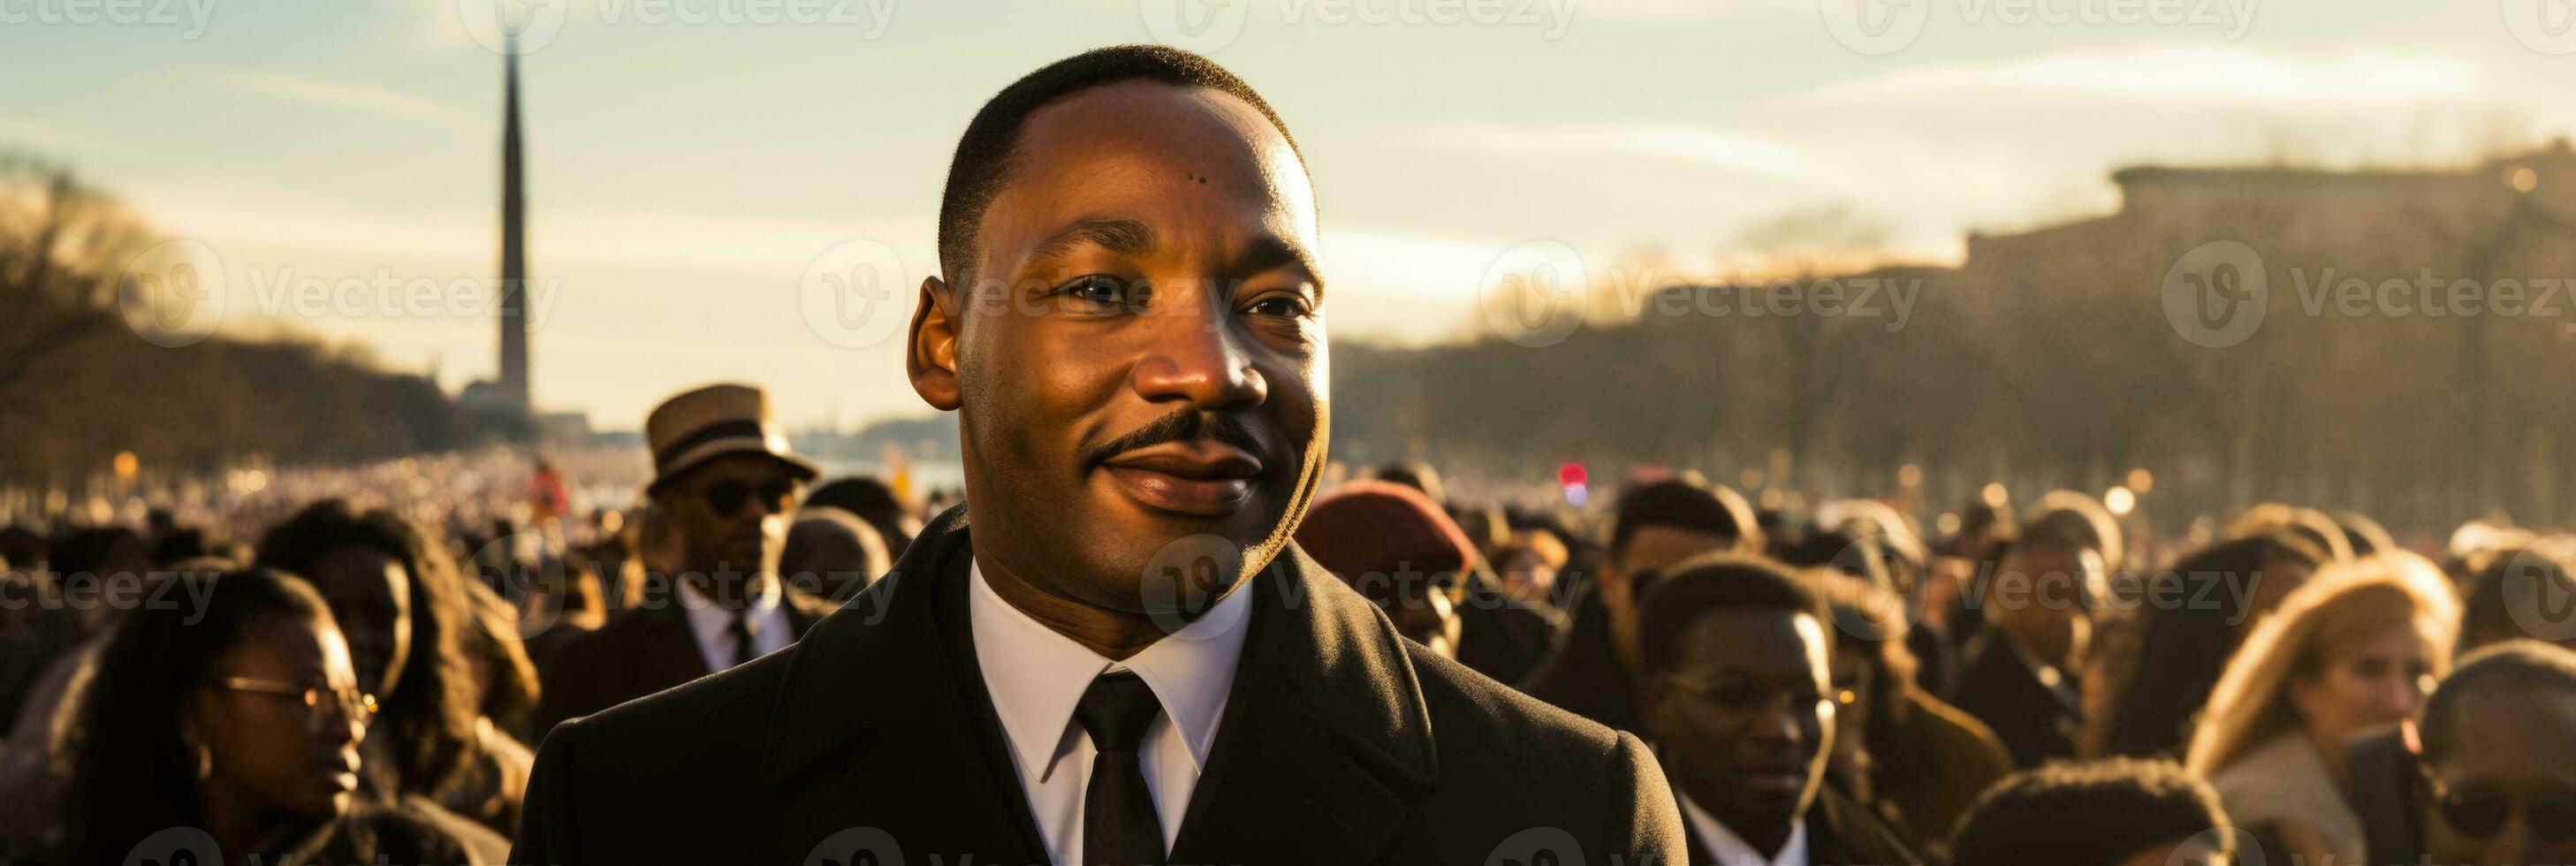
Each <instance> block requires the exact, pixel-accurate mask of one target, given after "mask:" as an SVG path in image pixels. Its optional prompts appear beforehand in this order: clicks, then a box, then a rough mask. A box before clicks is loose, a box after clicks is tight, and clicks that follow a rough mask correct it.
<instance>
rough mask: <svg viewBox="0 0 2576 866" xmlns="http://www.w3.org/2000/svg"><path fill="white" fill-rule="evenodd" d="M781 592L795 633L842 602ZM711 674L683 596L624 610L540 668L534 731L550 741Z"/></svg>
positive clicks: (559, 649) (557, 650)
mask: <svg viewBox="0 0 2576 866" xmlns="http://www.w3.org/2000/svg"><path fill="white" fill-rule="evenodd" d="M779 592H780V597H779V602H778V603H779V604H781V605H784V606H785V607H786V611H787V625H788V628H790V629H791V630H793V631H794V633H795V634H794V635H793V637H798V638H801V637H803V636H804V635H805V631H806V630H807V629H810V628H812V627H813V626H814V624H815V623H816V622H820V621H821V620H822V619H823V617H824V616H826V615H828V614H830V613H831V612H832V609H833V607H834V605H833V604H832V603H831V602H830V601H828V600H825V599H822V598H818V597H815V596H814V595H811V594H808V593H805V592H800V591H798V590H796V589H795V588H793V587H780V588H779ZM706 675H707V659H706V656H704V655H701V654H700V653H699V652H698V639H697V636H696V635H694V634H692V633H690V631H689V614H688V611H687V610H686V609H684V608H682V607H681V606H680V601H679V599H678V598H677V597H676V596H670V597H666V598H663V599H661V603H660V604H655V605H651V606H647V607H638V608H635V609H634V610H630V611H626V612H625V613H622V614H619V615H618V616H617V617H616V618H614V619H611V620H609V621H608V624H607V625H605V626H601V627H600V628H599V630H598V631H594V632H590V633H588V634H584V635H582V636H580V637H577V638H573V639H572V640H570V641H567V642H566V643H564V644H563V645H562V646H560V647H557V648H555V649H554V651H553V652H552V653H551V654H549V655H548V656H547V657H546V659H545V661H544V663H543V664H542V665H541V666H540V667H539V668H538V672H537V682H538V683H540V684H542V686H543V688H542V689H541V690H540V691H539V693H538V697H537V711H536V715H535V717H534V719H533V720H532V721H531V723H530V725H529V728H528V732H529V735H530V736H533V737H536V738H537V739H538V740H543V739H544V738H545V736H546V732H547V731H549V730H552V729H554V726H555V725H557V724H561V723H562V722H563V721H564V720H565V719H570V718H574V717H576V716H586V715H590V714H592V713H596V712H599V711H600V710H604V709H608V708H609V707H613V706H616V705H618V704H622V703H625V702H627V701H631V700H634V699H636V698H640V697H643V696H645V695H649V694H652V693H654V692H658V691H661V690H663V689H667V688H670V687H672V686H676V685H679V684H681V683H685V682H688V681H690V680H694V679H697V678H699V677H703V676H706Z"/></svg>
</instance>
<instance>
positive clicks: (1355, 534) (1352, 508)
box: [1297, 481, 1476, 581]
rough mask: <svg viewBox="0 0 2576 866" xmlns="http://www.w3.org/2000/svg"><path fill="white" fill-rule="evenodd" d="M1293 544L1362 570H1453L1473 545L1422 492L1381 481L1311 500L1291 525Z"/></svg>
mask: <svg viewBox="0 0 2576 866" xmlns="http://www.w3.org/2000/svg"><path fill="white" fill-rule="evenodd" d="M1297 546H1298V547H1302V548H1305V550H1306V555H1308V556H1312V557H1314V558H1315V561H1316V562H1318V563H1321V564H1322V565H1323V566H1324V567H1325V568H1326V569H1329V570H1331V571H1332V572H1333V573H1335V574H1338V575H1341V576H1342V579H1343V580H1346V581H1347V580H1353V579H1355V578H1357V577H1359V576H1360V575H1364V574H1371V573H1375V574H1395V573H1398V572H1399V571H1412V572H1418V573H1422V574H1425V575H1428V574H1431V573H1434V572H1444V571H1445V572H1453V573H1454V572H1459V571H1464V570H1466V569H1467V567H1468V565H1469V564H1470V563H1473V562H1475V561H1476V545H1474V544H1473V543H1470V542H1469V541H1468V540H1467V533H1466V532H1464V531H1462V530H1460V529H1459V528H1458V523H1457V522H1456V521H1453V520H1450V519H1449V514H1448V513H1447V512H1444V511H1441V510H1440V506H1439V505H1438V504H1436V503H1434V502H1432V501H1431V498H1430V497H1428V496H1424V495H1422V491H1419V490H1415V489H1413V488H1411V487H1407V486H1404V485H1402V484H1395V483H1391V482H1386V481H1353V482H1350V483H1348V484H1344V485H1342V486H1341V487H1340V488H1339V489H1336V490H1334V491H1333V492H1332V493H1331V494H1329V495H1327V496H1325V497H1323V498H1322V499H1319V500H1316V502H1315V504H1314V505H1313V506H1312V507H1309V508H1307V509H1306V519H1305V521H1304V522H1303V523H1300V524H1298V526H1297Z"/></svg>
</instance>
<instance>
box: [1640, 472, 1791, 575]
mask: <svg viewBox="0 0 2576 866" xmlns="http://www.w3.org/2000/svg"><path fill="white" fill-rule="evenodd" d="M1728 492H1729V493H1732V492H1733V491H1728ZM1741 498H1742V497H1737V499H1738V500H1739V502H1738V503H1735V504H1733V505H1730V503H1728V502H1727V501H1726V500H1725V499H1722V498H1720V496H1719V494H1718V493H1716V492H1714V491H1712V490H1711V489H1710V488H1706V487H1701V486H1699V485H1697V484H1692V483H1690V482H1688V481H1681V480H1677V479H1675V480H1665V481H1655V482H1650V483H1647V484H1643V485H1639V486H1637V487H1631V488H1629V489H1628V491H1627V492H1625V493H1621V494H1619V504H1618V505H1617V506H1616V507H1615V508H1614V509H1612V511H1613V516H1612V517H1611V521H1610V552H1611V554H1612V555H1613V556H1616V555H1618V554H1619V553H1621V552H1624V551H1626V550H1627V549H1628V542H1629V540H1630V539H1633V538H1635V537H1636V536H1637V532H1638V530H1642V529H1645V528H1646V527H1649V526H1667V527H1671V528H1674V529H1686V530H1689V531H1692V532H1706V533H1709V534H1711V535H1716V536H1719V537H1721V538H1724V539H1726V540H1727V541H1728V542H1729V543H1730V544H1737V546H1739V547H1742V546H1745V545H1741V544H1738V542H1740V541H1741V540H1742V539H1744V538H1745V537H1747V536H1750V535H1753V534H1755V533H1756V532H1758V531H1759V530H1758V529H1757V528H1756V527H1755V526H1754V525H1753V524H1752V522H1751V517H1752V514H1751V512H1750V510H1749V509H1746V508H1743V507H1740V506H1741V502H1740V500H1741Z"/></svg>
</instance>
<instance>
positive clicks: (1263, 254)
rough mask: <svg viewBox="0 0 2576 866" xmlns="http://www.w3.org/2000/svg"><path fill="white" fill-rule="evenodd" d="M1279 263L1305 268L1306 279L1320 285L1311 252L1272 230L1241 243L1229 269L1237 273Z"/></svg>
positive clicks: (1262, 269) (1319, 276)
mask: <svg viewBox="0 0 2576 866" xmlns="http://www.w3.org/2000/svg"><path fill="white" fill-rule="evenodd" d="M1283 265H1295V266H1297V268H1298V269H1299V270H1302V271H1305V272H1306V279H1308V280H1309V281H1312V282H1314V283H1315V284H1316V287H1317V288H1318V289H1320V288H1322V286H1323V282H1324V277H1323V271H1321V270H1318V269H1317V268H1316V267H1315V254H1314V253H1313V252H1311V251H1309V250H1307V249H1306V247H1305V246H1304V245H1302V244H1299V243H1297V242H1296V241H1294V240H1290V239H1288V238H1283V237H1280V236H1278V235H1274V234H1264V235H1262V236H1260V237H1257V238H1253V239H1252V242H1251V243H1249V244H1247V245H1245V246H1244V248H1243V252H1242V253H1241V254H1240V255H1237V256H1236V257H1235V262H1234V269H1233V270H1234V272H1235V273H1238V274H1258V273H1261V272H1263V271H1268V270H1271V269H1274V268H1278V267H1281V266H1283Z"/></svg>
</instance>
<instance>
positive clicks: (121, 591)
mask: <svg viewBox="0 0 2576 866" xmlns="http://www.w3.org/2000/svg"><path fill="white" fill-rule="evenodd" d="M151 571H152V552H151V551H150V550H148V549H146V548H145V547H144V546H143V542H142V541H141V540H139V539H126V540H121V541H118V542H117V543H115V544H113V545H111V546H109V548H108V549H107V550H106V551H104V552H103V553H102V554H101V555H100V557H99V560H98V563H97V564H96V566H95V567H94V570H92V571H90V572H88V573H86V574H70V575H61V576H60V577H59V578H58V579H59V580H62V581H64V582H65V585H66V586H68V585H70V582H72V581H78V582H81V583H85V584H87V586H85V587H84V588H83V590H82V591H84V592H88V591H95V592H96V593H97V594H98V595H97V597H98V599H99V604H98V605H97V606H95V607H92V608H90V609H89V610H87V611H84V612H83V613H82V615H81V618H82V619H83V620H85V621H87V622H88V623H89V625H90V626H91V627H93V628H97V627H102V626H105V625H106V624H107V623H108V622H109V621H110V620H111V619H112V615H113V614H114V613H115V612H116V611H120V610H131V609H133V607H134V605H135V604H137V603H138V602H140V601H141V600H142V598H143V593H144V590H145V588H146V587H145V586H144V581H145V579H146V578H148V577H149V576H150V574H151Z"/></svg>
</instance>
